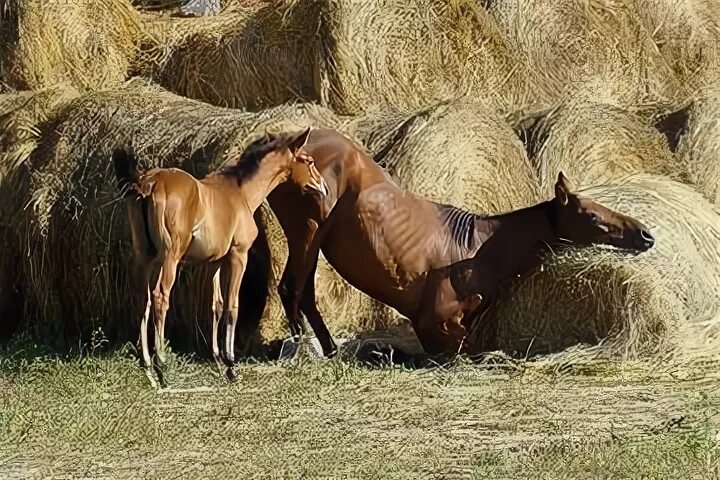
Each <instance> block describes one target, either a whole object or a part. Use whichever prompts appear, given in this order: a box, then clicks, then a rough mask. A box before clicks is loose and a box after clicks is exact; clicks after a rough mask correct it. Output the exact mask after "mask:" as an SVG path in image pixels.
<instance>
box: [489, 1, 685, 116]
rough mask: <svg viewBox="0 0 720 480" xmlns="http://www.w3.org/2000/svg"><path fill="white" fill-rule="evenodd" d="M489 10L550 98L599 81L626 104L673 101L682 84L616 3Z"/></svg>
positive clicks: (507, 5)
mask: <svg viewBox="0 0 720 480" xmlns="http://www.w3.org/2000/svg"><path fill="white" fill-rule="evenodd" d="M490 12H491V14H492V15H493V17H494V18H495V19H496V20H497V23H498V24H499V26H500V29H501V30H502V32H503V33H504V34H505V36H506V37H507V38H508V39H510V40H511V41H512V44H513V45H514V47H515V52H516V54H517V56H518V58H519V59H520V61H521V62H523V64H524V65H525V66H526V68H527V69H528V70H529V71H532V72H533V73H534V74H535V75H536V76H537V81H538V82H539V83H542V84H544V85H546V87H547V89H548V90H549V92H550V94H551V96H552V98H553V99H554V100H556V101H559V100H562V99H564V98H565V97H566V96H567V95H568V94H570V93H571V92H573V91H574V90H575V89H577V88H578V87H580V86H582V85H583V84H584V83H585V82H587V81H588V80H591V79H593V78H596V77H599V79H600V81H602V82H603V83H607V84H617V85H622V86H623V89H624V90H625V91H626V95H627V97H628V99H627V102H626V103H627V104H638V105H642V104H647V103H654V102H657V101H666V100H672V99H674V98H675V97H677V96H678V95H682V94H683V86H682V83H681V82H680V81H679V79H678V78H677V77H676V76H675V73H674V72H673V70H672V69H671V68H670V66H669V65H668V64H667V62H666V61H665V59H664V58H663V57H662V56H661V55H660V54H659V52H658V51H657V47H656V46H655V44H654V43H653V41H652V39H651V38H650V35H649V33H648V32H647V30H646V29H645V28H644V27H643V25H641V24H640V23H639V22H637V21H636V20H635V17H634V10H633V9H632V8H631V6H630V5H628V4H626V3H625V2H619V1H616V0H493V1H492V2H491V6H490Z"/></svg>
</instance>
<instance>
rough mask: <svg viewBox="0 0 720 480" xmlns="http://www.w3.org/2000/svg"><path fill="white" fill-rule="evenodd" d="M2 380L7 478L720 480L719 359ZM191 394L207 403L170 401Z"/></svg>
mask: <svg viewBox="0 0 720 480" xmlns="http://www.w3.org/2000/svg"><path fill="white" fill-rule="evenodd" d="M0 358H1V357H0ZM0 365H1V366H2V369H1V370H0V458H2V461H0V476H2V477H3V478H6V479H8V480H10V479H15V478H18V479H20V478H23V479H26V478H48V477H53V478H80V477H82V478H88V477H89V478H95V479H103V480H106V479H121V478H122V479H124V478H128V477H145V476H148V477H153V478H178V477H193V478H217V477H222V476H227V475H233V476H238V477H242V478H358V477H362V478H388V479H417V478H438V477H445V478H477V479H479V478H496V479H513V478H528V479H547V478H627V479H640V478H683V479H693V480H695V479H697V480H700V479H702V480H705V479H709V478H717V477H718V475H720V470H718V468H719V467H718V462H720V451H719V450H718V440H719V438H718V436H717V435H718V428H719V427H720V424H719V422H720V418H719V417H718V410H717V405H718V403H719V402H720V396H718V389H717V388H716V386H717V382H718V376H717V372H718V371H720V369H718V364H717V361H714V362H708V361H699V360H695V361H693V362H683V363H680V362H662V363H660V362H647V363H631V362H624V363H612V362H591V363H584V364H578V363H574V364H568V363H557V362H543V361H541V362H520V363H519V364H515V365H513V364H504V365H502V366H501V367H499V368H497V369H495V370H485V369H479V368H472V367H468V366H464V365H455V366H448V367H446V368H441V369H435V370H420V371H407V370H403V369H399V368H393V369H390V368H381V369H367V368H362V367H359V366H357V365H349V364H345V363H342V362H338V361H332V362H323V363H320V362H315V361H307V360H305V361H298V362H295V363H293V364H291V365H278V364H266V365H247V366H240V367H239V368H238V375H239V382H238V384H237V385H235V386H232V387H228V386H223V385H221V384H219V382H218V380H217V379H214V378H213V377H212V367H209V366H206V365H198V364H197V363H195V362H187V361H186V360H185V359H179V361H178V362H177V363H175V364H173V366H172V368H171V374H172V377H173V387H174V392H167V393H164V394H156V393H154V392H153V391H152V390H150V389H149V388H148V387H147V386H146V385H145V382H146V379H145V378H144V377H143V375H142V373H141V372H140V371H139V369H137V367H136V366H135V365H134V364H133V363H132V362H131V361H129V360H128V359H127V358H118V357H111V358H105V359H98V358H87V359H83V360H79V361H78V360H76V361H57V360H54V359H52V358H49V359H46V360H45V361H35V362H33V363H28V362H27V361H24V360H22V359H20V358H10V359H6V360H0ZM199 385H203V386H206V387H208V386H209V387H211V388H210V389H209V391H195V392H192V391H185V392H184V391H183V390H182V389H183V388H185V387H197V386H199ZM20 446H21V447H20Z"/></svg>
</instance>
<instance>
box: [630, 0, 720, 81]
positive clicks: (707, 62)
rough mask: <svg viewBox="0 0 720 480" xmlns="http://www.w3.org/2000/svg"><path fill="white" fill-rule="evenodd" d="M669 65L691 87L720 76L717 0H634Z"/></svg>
mask: <svg viewBox="0 0 720 480" xmlns="http://www.w3.org/2000/svg"><path fill="white" fill-rule="evenodd" d="M631 3H633V4H634V7H635V12H636V16H637V18H638V19H639V20H640V21H641V22H642V23H643V25H644V26H645V28H646V30H647V31H648V32H651V34H652V38H653V40H654V42H655V44H656V45H657V46H658V49H659V50H660V53H661V54H662V55H663V57H664V58H665V59H666V60H667V62H668V64H670V66H671V67H672V69H673V70H674V71H675V73H676V74H677V76H678V77H679V78H680V79H682V80H683V81H684V82H685V83H686V84H687V85H688V86H689V87H691V88H692V89H698V88H701V87H703V86H707V85H710V84H713V83H715V82H716V81H717V78H718V75H720V3H718V2H717V1H716V0H680V1H678V0H633V2H631Z"/></svg>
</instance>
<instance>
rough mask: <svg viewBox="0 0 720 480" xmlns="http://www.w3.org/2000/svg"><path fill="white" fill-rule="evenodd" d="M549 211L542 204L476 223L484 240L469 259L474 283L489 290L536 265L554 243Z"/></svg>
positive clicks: (555, 237)
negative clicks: (482, 230) (483, 234)
mask: <svg viewBox="0 0 720 480" xmlns="http://www.w3.org/2000/svg"><path fill="white" fill-rule="evenodd" d="M552 208H553V204H552V203H551V202H543V203H539V204H537V205H534V206H532V207H527V208H523V209H521V210H516V211H514V212H510V213H506V214H503V215H495V216H492V217H487V218H485V219H482V220H480V221H479V225H478V228H479V229H482V228H484V229H485V230H486V234H487V235H488V237H487V239H486V240H485V242H484V243H483V245H482V247H481V248H480V250H478V252H477V253H476V254H475V256H474V257H473V258H472V259H471V260H470V262H471V264H472V268H473V270H474V275H475V276H476V277H477V281H478V282H480V283H481V284H483V283H488V285H489V288H490V287H491V286H494V285H495V283H496V282H498V281H502V280H504V279H506V278H508V277H511V276H514V275H517V274H519V273H521V272H523V271H525V270H527V269H530V268H532V267H534V266H536V265H539V264H540V263H541V261H542V254H543V253H544V251H545V250H546V249H548V248H550V247H552V246H553V245H554V244H556V243H557V242H558V239H557V236H556V235H555V233H554V231H553V228H552V224H551V223H550V216H551V215H552ZM483 290H485V289H483Z"/></svg>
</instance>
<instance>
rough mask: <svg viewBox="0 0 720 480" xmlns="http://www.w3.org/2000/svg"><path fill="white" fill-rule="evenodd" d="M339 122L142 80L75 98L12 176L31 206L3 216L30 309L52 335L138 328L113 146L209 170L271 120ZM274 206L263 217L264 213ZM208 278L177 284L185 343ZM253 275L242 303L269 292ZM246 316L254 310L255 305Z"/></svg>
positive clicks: (316, 112) (142, 159)
mask: <svg viewBox="0 0 720 480" xmlns="http://www.w3.org/2000/svg"><path fill="white" fill-rule="evenodd" d="M336 121H337V120H336V119H335V117H334V115H333V114H332V113H330V112H328V111H326V110H323V109H321V108H319V107H312V106H298V107H293V106H285V107H281V108H278V109H275V110H270V111H266V112H263V113H260V114H252V113H246V112H240V111H236V110H229V109H221V108H217V107H212V106H210V105H207V104H204V103H201V102H197V101H192V100H188V99H185V98H183V97H179V96H176V95H173V94H171V93H169V92H167V91H165V90H163V89H161V88H158V87H157V86H153V85H149V84H145V83H144V82H143V81H140V80H138V79H136V80H134V81H131V82H128V83H127V84H125V85H123V86H121V87H119V88H116V89H113V90H108V91H103V92H98V93H96V94H87V95H84V96H82V97H80V98H77V99H75V100H74V101H72V102H70V103H69V104H68V105H67V106H66V107H65V108H63V109H62V110H60V111H59V112H58V113H57V114H56V115H55V118H53V119H52V120H51V121H49V122H46V123H45V124H44V125H41V126H40V130H41V131H42V135H41V138H40V140H39V142H38V143H39V146H38V148H37V149H36V150H35V152H34V153H33V155H32V157H31V159H30V161H29V162H28V163H27V164H26V165H24V166H22V167H21V168H18V169H16V171H15V172H14V173H13V175H12V176H11V177H12V178H8V181H7V182H5V185H4V188H5V192H3V193H4V194H5V195H6V196H10V195H15V196H19V197H20V198H21V199H22V202H21V203H22V204H25V203H29V208H28V210H27V211H26V212H24V213H21V212H19V211H7V209H5V210H4V211H3V212H2V218H1V220H2V223H3V224H4V225H7V224H13V228H15V229H16V230H17V231H18V232H20V233H21V238H22V239H24V244H23V247H24V252H23V253H27V258H26V259H25V260H24V265H23V268H24V270H25V272H26V274H27V277H28V279H29V282H30V285H29V290H30V294H31V295H32V297H33V298H32V299H31V301H30V302H29V303H30V307H31V308H30V310H29V313H28V318H29V319H32V318H42V319H43V323H42V324H37V325H31V326H35V327H37V330H38V333H41V334H45V335H47V336H52V335H58V334H61V333H63V332H62V329H67V328H70V329H75V328H77V329H78V330H79V332H75V331H71V332H69V333H68V336H69V337H74V338H77V336H78V333H81V334H86V333H87V332H88V330H90V329H92V328H102V329H103V330H104V331H105V333H106V334H108V335H109V336H110V337H111V338H113V339H126V338H129V337H130V336H133V335H134V334H135V328H136V322H135V321H134V320H133V319H131V318H130V312H129V311H128V305H129V302H128V295H129V287H128V284H127V278H126V277H127V275H126V272H127V261H128V257H127V255H128V253H129V252H130V250H129V236H128V235H129V231H128V227H127V223H126V218H125V217H126V214H125V207H124V204H123V203H122V202H119V201H118V198H119V192H118V191H117V187H116V185H115V180H114V177H113V175H112V171H111V170H112V169H111V168H110V166H109V158H110V154H111V152H112V150H113V149H114V148H115V147H116V146H118V145H127V146H129V147H131V148H132V149H133V150H134V152H135V154H136V155H137V157H138V160H139V163H140V165H141V167H142V168H147V167H155V166H163V167H167V166H178V167H183V168H185V169H186V170H188V171H190V172H192V173H193V174H194V175H196V176H198V177H202V176H204V175H205V174H206V173H207V172H208V171H210V170H212V169H214V168H216V167H217V166H219V165H220V164H222V163H223V162H225V161H232V160H234V159H235V158H237V153H238V152H239V151H240V150H241V149H242V147H243V146H244V145H245V144H246V142H247V141H249V140H250V139H251V138H252V137H254V136H256V135H258V134H261V133H262V132H264V131H265V128H271V129H290V128H292V129H294V128H301V127H302V126H305V125H308V124H313V125H319V126H320V125H324V126H332V125H333V124H334V123H335V122H336ZM10 180H12V181H10ZM268 212H269V211H266V212H260V213H259V214H258V218H259V219H260V220H261V221H263V222H264V221H267V220H266V219H267V214H268ZM13 222H15V223H16V224H14V223H13ZM260 243H263V240H262V239H261V240H260ZM257 247H258V251H259V252H260V253H262V252H263V251H265V255H255V258H253V259H251V262H250V266H249V268H250V269H252V268H257V269H259V270H261V271H262V270H267V269H268V268H270V265H269V262H270V260H271V258H270V257H269V255H267V253H268V252H267V245H265V246H263V245H258V246H257ZM263 257H264V258H263ZM261 273H262V272H261ZM203 276H204V272H203V270H202V269H186V271H184V272H183V273H181V279H180V280H179V284H178V288H177V289H176V290H175V295H174V304H173V314H174V320H173V319H171V320H170V324H169V328H170V329H171V332H170V333H171V334H172V325H173V324H174V323H175V324H179V325H180V326H181V327H182V332H178V334H179V335H185V337H184V339H185V340H187V336H186V335H187V333H188V331H189V330H188V328H187V326H192V325H195V323H196V322H198V324H199V325H201V326H203V321H205V320H207V317H208V316H209V311H208V309H207V305H209V304H208V303H205V302H204V300H205V299H206V298H207V297H206V296H205V295H208V294H209V293H210V292H209V290H207V288H206V287H207V284H206V283H205V284H201V285H198V283H197V282H195V281H193V279H194V278H197V277H200V278H203ZM256 282H257V279H255V278H254V276H253V274H249V275H248V281H247V282H243V290H244V291H245V292H246V293H245V294H243V303H244V305H245V306H249V307H252V306H253V305H252V304H253V303H257V302H258V301H262V302H264V301H265V296H263V295H248V294H247V292H248V288H249V289H253V288H255V289H257V288H258V286H257V285H255V283H256ZM263 306H264V303H263ZM33 313H35V314H37V317H34V316H33ZM260 313H262V310H261V311H260ZM243 315H244V317H243V318H247V317H248V316H249V314H248V312H247V310H246V311H245V312H244V313H243ZM249 327H253V326H252V325H250V326H249ZM205 331H206V330H203V331H202V333H203V334H204V333H205ZM66 333H67V332H66ZM196 333H197V332H196ZM176 338H177V335H176ZM198 340H199V338H198ZM200 343H202V342H200ZM175 345H176V346H178V345H181V344H180V343H177V342H176V343H175Z"/></svg>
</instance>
